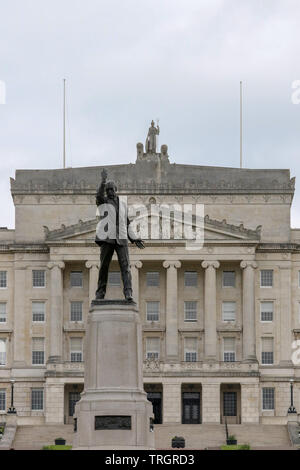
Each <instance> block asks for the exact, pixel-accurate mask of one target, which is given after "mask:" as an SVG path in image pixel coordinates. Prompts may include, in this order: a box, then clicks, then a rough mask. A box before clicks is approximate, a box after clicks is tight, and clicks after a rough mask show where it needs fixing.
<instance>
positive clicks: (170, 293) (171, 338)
mask: <svg viewBox="0 0 300 470" xmlns="http://www.w3.org/2000/svg"><path fill="white" fill-rule="evenodd" d="M163 267H164V268H166V269H167V284H166V285H167V291H166V359H167V360H171V361H175V362H178V318H177V303H178V302H177V269H178V268H180V267H181V262H180V261H170V260H167V261H164V262H163Z"/></svg>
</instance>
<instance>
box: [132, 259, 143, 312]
mask: <svg viewBox="0 0 300 470" xmlns="http://www.w3.org/2000/svg"><path fill="white" fill-rule="evenodd" d="M142 266H143V263H142V262H141V261H132V262H131V263H130V268H131V277H132V291H133V300H134V301H135V303H136V305H137V307H138V308H139V300H140V289H139V269H141V267H142Z"/></svg>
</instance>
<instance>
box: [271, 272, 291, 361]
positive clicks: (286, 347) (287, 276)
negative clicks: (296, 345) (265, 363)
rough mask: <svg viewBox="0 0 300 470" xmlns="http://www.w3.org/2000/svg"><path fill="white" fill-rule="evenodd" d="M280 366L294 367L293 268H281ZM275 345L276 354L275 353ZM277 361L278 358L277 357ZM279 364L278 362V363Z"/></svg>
mask: <svg viewBox="0 0 300 470" xmlns="http://www.w3.org/2000/svg"><path fill="white" fill-rule="evenodd" d="M279 273H280V357H279V361H280V365H282V366H287V367H291V366H292V326H291V323H292V319H291V311H292V308H291V282H292V280H291V267H290V266H280V270H279ZM275 351H276V350H275V344H274V353H275ZM275 360H276V356H275ZM276 362H278V361H276Z"/></svg>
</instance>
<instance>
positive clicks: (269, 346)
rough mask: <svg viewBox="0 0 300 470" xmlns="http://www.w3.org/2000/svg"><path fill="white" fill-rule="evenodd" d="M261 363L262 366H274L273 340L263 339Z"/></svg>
mask: <svg viewBox="0 0 300 470" xmlns="http://www.w3.org/2000/svg"><path fill="white" fill-rule="evenodd" d="M261 362H262V364H273V362H274V354H273V338H262V351H261Z"/></svg>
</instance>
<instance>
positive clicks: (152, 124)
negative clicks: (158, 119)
mask: <svg viewBox="0 0 300 470" xmlns="http://www.w3.org/2000/svg"><path fill="white" fill-rule="evenodd" d="M151 126H152V127H154V121H153V119H152V121H151Z"/></svg>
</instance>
